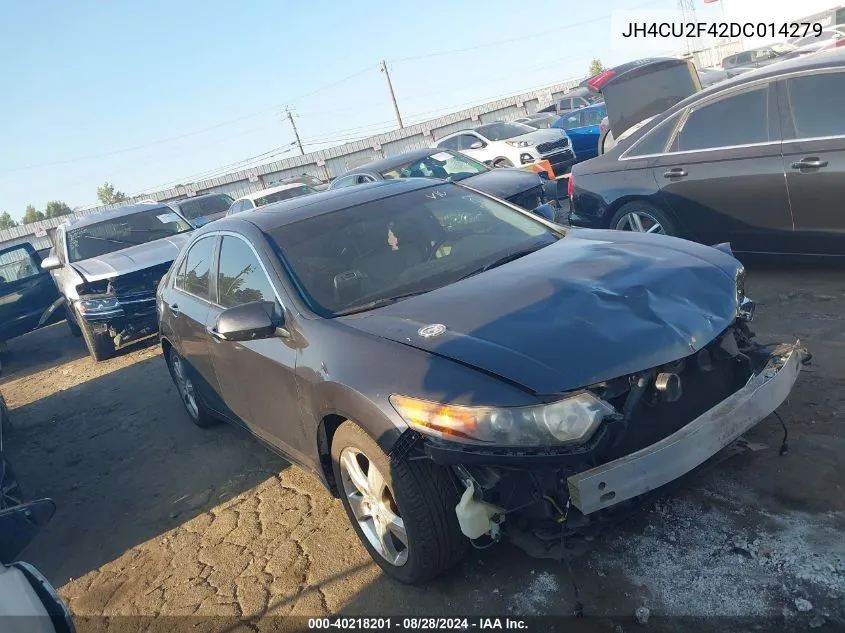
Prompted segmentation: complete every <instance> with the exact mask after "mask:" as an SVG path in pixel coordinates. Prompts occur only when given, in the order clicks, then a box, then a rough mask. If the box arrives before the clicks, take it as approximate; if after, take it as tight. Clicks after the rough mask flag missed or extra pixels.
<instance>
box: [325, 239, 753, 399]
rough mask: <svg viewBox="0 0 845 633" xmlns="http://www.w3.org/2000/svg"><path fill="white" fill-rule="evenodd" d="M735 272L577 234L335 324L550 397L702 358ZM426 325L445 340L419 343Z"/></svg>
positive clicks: (676, 244) (693, 247)
mask: <svg viewBox="0 0 845 633" xmlns="http://www.w3.org/2000/svg"><path fill="white" fill-rule="evenodd" d="M741 267H742V265H741V264H740V263H739V262H738V261H737V260H736V259H734V258H733V257H732V256H730V255H728V254H727V253H725V252H722V251H719V250H716V249H715V248H711V247H709V246H703V245H701V244H695V243H693V242H688V241H685V240H680V239H675V238H669V237H665V236H655V235H647V234H637V233H623V232H616V231H600V230H587V229H579V230H574V231H570V232H569V233H568V235H567V236H566V237H565V238H563V239H561V240H560V241H559V242H558V243H556V244H553V245H551V246H548V247H546V248H543V249H541V250H539V251H537V252H535V253H532V254H531V255H528V256H526V257H523V258H521V259H518V260H516V261H514V262H511V263H508V264H505V265H503V266H500V267H498V268H494V269H492V270H489V271H487V272H485V273H481V274H479V275H476V276H474V277H470V278H468V279H465V280H463V281H460V282H457V283H454V284H452V285H450V286H446V287H443V288H440V289H438V290H435V291H432V292H429V293H426V294H424V295H419V296H417V297H412V298H409V299H406V300H403V301H400V302H398V303H395V304H393V305H389V306H386V307H383V308H379V309H376V310H372V311H370V312H366V313H361V314H357V315H350V316H346V317H342V318H341V319H342V321H343V322H344V323H346V324H348V325H350V326H352V327H354V328H357V329H359V330H362V331H365V332H368V333H370V334H374V335H376V336H380V337H383V338H386V339H390V340H393V341H396V342H399V343H403V344H406V345H410V346H413V347H416V348H418V349H421V350H425V351H428V352H431V353H433V354H437V355H440V356H444V357H447V358H450V359H452V360H455V361H457V362H460V363H463V364H466V365H470V366H473V367H475V368H478V369H480V370H482V371H485V372H489V373H492V374H495V375H498V376H500V377H502V378H504V379H506V380H508V381H511V382H514V383H518V384H519V385H521V386H522V387H524V388H526V389H527V390H529V391H533V392H535V393H537V394H556V393H560V392H564V391H570V390H573V389H578V388H580V387H585V386H588V385H591V384H593V383H597V382H601V381H603V380H609V379H611V378H616V377H619V376H623V375H626V374H630V373H633V372H637V371H641V370H644V369H648V368H651V367H655V366H658V365H662V364H664V363H668V362H672V361H674V360H677V359H679V358H683V357H685V356H688V355H690V354H692V353H693V352H694V351H697V350H699V349H701V348H702V347H704V346H705V345H706V344H707V343H709V342H710V341H712V340H713V339H714V338H715V337H716V336H717V335H718V334H719V333H721V332H722V331H723V330H724V329H725V328H726V327H728V325H730V324H731V323H732V322H733V320H734V318H735V316H736V283H735V275H736V271H737V270H738V269H740V268H741ZM432 324H442V325H445V326H446V330H445V332H443V333H441V334H436V335H434V336H429V337H427V338H426V337H424V336H422V335H421V334H420V329H421V328H423V327H425V326H428V325H432ZM432 329H433V330H434V331H435V333H436V332H437V330H438V329H439V328H432Z"/></svg>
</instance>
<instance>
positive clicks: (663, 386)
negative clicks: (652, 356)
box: [654, 372, 683, 402]
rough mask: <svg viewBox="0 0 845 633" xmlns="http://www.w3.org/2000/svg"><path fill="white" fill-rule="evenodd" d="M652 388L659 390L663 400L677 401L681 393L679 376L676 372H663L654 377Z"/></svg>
mask: <svg viewBox="0 0 845 633" xmlns="http://www.w3.org/2000/svg"><path fill="white" fill-rule="evenodd" d="M654 388H655V389H657V391H659V392H660V395H661V396H662V398H663V401H664V402H677V401H678V400H680V399H681V395H682V394H683V387H682V385H681V377H680V376H679V375H678V374H670V373H668V372H663V373H660V374H657V378H655V379H654Z"/></svg>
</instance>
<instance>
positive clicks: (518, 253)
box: [458, 244, 547, 281]
mask: <svg viewBox="0 0 845 633" xmlns="http://www.w3.org/2000/svg"><path fill="white" fill-rule="evenodd" d="M543 246H547V245H546V244H543V245H541V246H534V247H532V248H525V249H523V250H521V251H514V252H513V253H508V254H507V255H504V256H503V257H500V258H499V259H494V260H493V261H492V262H488V263H486V264H484V265H483V266H481V267H480V268H476V269H475V270H473V271H470V272H468V273H467V274H466V275H464V276H463V277H460V278H459V279H458V280H459V281H460V280H461V279H466V278H467V277H473V276H475V275H478V274H479V273H483V272H486V271H488V270H490V269H491V268H497V267H498V266H502V265H503V264H507V263H508V262H512V261H514V260H516V259H520V258H521V257H525V256H526V255H530V254H531V253H533V252H534V251H538V250H540V249H541V248H543Z"/></svg>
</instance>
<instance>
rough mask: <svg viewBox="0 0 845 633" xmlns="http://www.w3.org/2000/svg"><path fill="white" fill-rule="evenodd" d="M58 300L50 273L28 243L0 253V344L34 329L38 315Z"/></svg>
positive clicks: (57, 292)
mask: <svg viewBox="0 0 845 633" xmlns="http://www.w3.org/2000/svg"><path fill="white" fill-rule="evenodd" d="M58 297H59V291H58V289H57V288H56V284H55V283H53V279H52V278H51V277H50V274H49V273H47V272H44V271H42V270H41V258H39V257H38V255H37V254H36V253H35V249H34V248H33V247H32V245H31V244H29V243H26V244H18V245H17V246H12V247H9V248H5V249H3V250H0V341H5V340H8V339H10V338H14V337H15V336H20V335H21V334H25V333H26V332H29V331H30V330H33V329H35V328H36V327H37V326H38V322H39V320H40V319H41V315H42V314H44V312H45V311H46V310H47V308H49V307H50V305H51V304H52V303H53V302H54V301H55V300H56V299H58Z"/></svg>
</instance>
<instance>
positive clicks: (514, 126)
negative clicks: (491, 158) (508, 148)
mask: <svg viewBox="0 0 845 633" xmlns="http://www.w3.org/2000/svg"><path fill="white" fill-rule="evenodd" d="M475 131H476V132H478V133H479V134H481V136H483V137H484V138H486V139H487V140H490V141H504V140H505V139H509V138H513V137H514V136H522V135H523V134H530V133H531V132H535V131H536V130H535V129H534V128H532V127H529V126H528V125H525V124H524V123H489V124H488V125H482V126H480V127H477V128H475Z"/></svg>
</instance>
